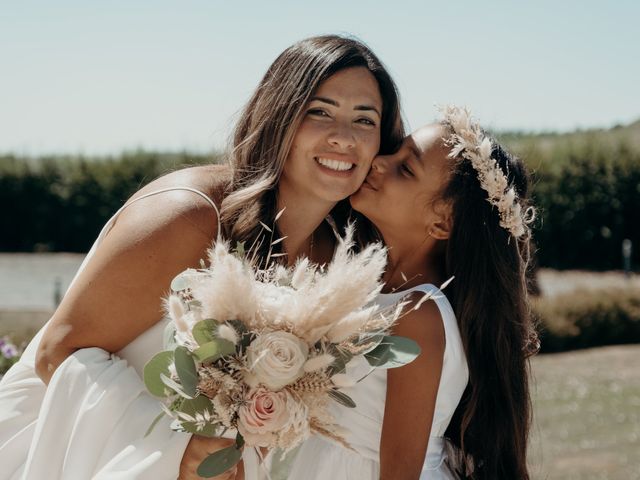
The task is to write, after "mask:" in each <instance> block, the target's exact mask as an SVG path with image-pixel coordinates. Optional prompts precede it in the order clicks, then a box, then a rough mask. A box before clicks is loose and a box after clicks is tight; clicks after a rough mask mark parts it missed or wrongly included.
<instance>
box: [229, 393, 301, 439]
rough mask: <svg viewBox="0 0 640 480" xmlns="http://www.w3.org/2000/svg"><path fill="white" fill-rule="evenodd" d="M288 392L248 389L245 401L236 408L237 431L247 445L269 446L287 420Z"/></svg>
mask: <svg viewBox="0 0 640 480" xmlns="http://www.w3.org/2000/svg"><path fill="white" fill-rule="evenodd" d="M289 396H290V394H289V392H287V391H285V390H282V391H279V392H272V391H271V390H267V389H266V388H264V387H257V388H253V389H251V390H250V391H249V395H248V396H247V398H246V403H245V404H244V405H243V406H241V407H240V409H239V410H238V431H239V432H240V433H241V434H242V436H243V437H244V439H245V441H246V442H247V444H248V445H252V446H258V447H271V446H274V445H275V443H276V433H277V432H278V431H280V430H281V429H282V428H283V427H284V426H285V425H286V424H287V422H288V421H289V410H288V408H287V404H288V403H289V402H288V401H289Z"/></svg>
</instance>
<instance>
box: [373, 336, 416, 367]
mask: <svg viewBox="0 0 640 480" xmlns="http://www.w3.org/2000/svg"><path fill="white" fill-rule="evenodd" d="M418 355H420V346H419V345H418V344H417V343H416V342H414V341H413V340H411V339H410V338H406V337H398V336H385V337H384V339H383V340H382V342H381V343H380V345H378V346H377V347H376V348H375V349H373V350H372V351H371V352H369V353H367V354H366V355H365V358H366V359H367V361H368V362H369V364H370V365H371V366H373V367H377V368H396V367H401V366H403V365H406V364H408V363H411V362H413V361H414V360H415V359H416V358H417V357H418Z"/></svg>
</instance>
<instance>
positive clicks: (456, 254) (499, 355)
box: [443, 142, 538, 480]
mask: <svg viewBox="0 0 640 480" xmlns="http://www.w3.org/2000/svg"><path fill="white" fill-rule="evenodd" d="M491 157H492V158H494V159H495V160H496V161H497V162H498V165H499V166H500V168H501V170H502V171H503V173H504V174H505V175H506V176H507V178H508V180H509V183H510V184H511V185H513V186H514V187H515V189H516V192H517V194H518V197H519V202H520V203H521V204H522V205H523V209H524V208H526V207H527V198H528V190H529V176H528V173H527V171H526V168H525V166H524V164H523V162H522V161H521V160H520V159H518V158H517V157H515V156H513V155H511V154H509V153H508V152H507V151H506V150H505V149H504V148H502V147H501V146H500V145H499V144H497V143H496V142H493V151H492V155H491ZM452 168H453V172H452V175H451V180H450V181H449V183H448V185H447V186H446V187H445V189H444V193H443V196H444V199H445V200H448V201H450V202H451V204H452V207H453V227H452V231H451V236H450V238H449V239H448V241H447V247H446V259H445V263H446V274H447V277H449V276H452V275H453V276H455V280H454V282H453V283H452V284H451V286H450V287H449V288H450V290H449V291H448V292H447V296H448V297H449V299H450V300H451V303H452V306H453V309H454V312H455V314H456V317H457V320H458V326H459V329H460V334H461V337H462V341H463V344H464V348H465V352H466V355H467V363H468V367H469V383H468V385H467V388H466V390H465V392H464V394H463V397H462V400H461V402H460V404H459V405H458V408H457V409H456V411H455V413H454V416H453V418H452V420H451V422H450V424H449V427H448V429H447V431H446V434H445V436H446V437H447V439H448V441H449V442H450V443H451V444H453V448H452V449H451V450H452V451H451V452H450V454H452V455H450V459H449V461H450V464H451V466H452V467H453V468H454V469H455V471H456V472H457V473H458V474H459V475H460V477H461V478H467V479H476V480H480V479H482V480H484V479H487V480H488V479H491V480H495V479H508V480H516V479H517V480H522V479H527V480H528V479H529V473H528V470H527V463H526V453H527V443H528V437H529V430H530V425H531V417H532V409H531V401H530V395H529V360H528V358H529V356H530V355H532V354H533V353H535V352H536V351H537V349H538V343H537V335H536V332H535V328H534V325H533V323H532V319H531V315H530V311H529V306H528V301H527V268H528V265H529V257H530V233H529V229H528V227H527V228H526V232H525V234H524V235H522V236H521V237H519V238H515V237H513V236H512V235H511V234H510V233H509V231H508V230H506V229H505V228H503V227H502V226H500V218H499V214H498V211H497V209H496V208H495V207H493V206H492V205H491V204H490V203H489V202H488V201H487V194H486V192H485V191H484V190H483V189H482V188H481V187H480V183H479V180H478V174H477V172H476V171H475V169H474V168H473V166H472V165H471V162H470V161H468V160H465V159H462V158H459V159H456V161H455V162H454V166H453V167H452Z"/></svg>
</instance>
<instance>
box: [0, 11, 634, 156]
mask: <svg viewBox="0 0 640 480" xmlns="http://www.w3.org/2000/svg"><path fill="white" fill-rule="evenodd" d="M639 19H640V2H637V1H636V2H634V1H631V0H623V1H610V2H605V1H600V2H597V1H591V0H584V1H581V2H578V1H573V0H569V1H563V2H558V1H555V2H553V1H550V0H539V1H536V2H515V1H510V2H509V1H484V2H480V1H464V0H459V1H455V2H454V1H452V2H442V1H440V2H431V1H417V0H416V1H404V2H402V1H395V2H390V1H387V2H364V1H359V0H356V1H348V0H341V1H336V0H323V1H321V2H315V3H314V2H302V1H276V0H272V1H270V2H267V1H253V0H251V1H238V2H231V1H228V0H227V1H214V0H210V1H203V0H202V1H196V0H183V1H180V2H178V1H171V2H170V1H163V0H155V1H134V0H129V1H122V0H114V1H109V2H98V1H91V0H84V1H72V0H57V1H55V2H52V1H47V2H45V1H31V0H23V1H21V2H15V1H14V2H2V4H0V152H16V153H23V154H42V153H62V152H65V153H86V154H104V153H118V152H120V151H122V150H124V149H133V148H138V147H142V148H149V149H158V150H169V149H171V150H175V149H188V150H193V151H204V152H206V151H210V150H211V149H213V148H221V147H223V146H224V142H225V141H226V139H227V137H228V134H229V132H230V129H231V126H232V125H233V122H234V119H235V115H236V114H237V112H238V111H239V110H240V108H241V107H242V105H243V104H244V102H245V101H246V100H247V99H248V97H249V95H250V93H251V92H252V90H253V88H255V86H256V85H257V83H258V81H259V80H260V78H261V76H262V74H263V73H264V71H265V69H266V68H267V66H268V65H269V64H270V63H271V61H273V60H274V59H275V57H276V56H277V55H278V54H279V53H280V52H281V51H282V50H283V49H284V48H286V47H287V46H288V45H290V44H291V43H293V42H295V41H296V40H299V39H301V38H304V37H307V36H310V35H314V34H320V33H350V34H353V35H356V36H358V37H359V38H361V39H362V40H364V41H365V42H367V43H368V44H369V45H370V46H371V47H372V49H373V50H374V51H375V52H376V53H377V54H378V56H379V57H380V58H381V59H382V60H383V62H384V63H385V64H386V65H387V67H388V68H389V70H390V71H391V73H392V74H393V76H394V78H395V80H396V82H397V84H398V86H399V88H400V92H401V96H402V103H403V109H404V113H405V118H406V120H407V123H408V126H409V128H414V127H418V126H420V125H421V124H424V123H427V122H429V121H431V120H433V119H434V118H435V115H436V109H435V107H434V105H435V104H443V103H449V102H452V103H458V104H466V105H468V106H470V107H471V108H472V109H473V111H474V112H475V114H476V116H478V117H479V118H480V120H481V121H482V122H483V123H484V124H485V125H486V126H489V127H491V128H497V129H524V130H542V129H544V130H569V129H573V128H577V127H581V128H588V127H608V126H611V125H613V124H616V123H628V122H630V121H633V120H635V119H637V118H640V95H638V92H637V88H638V85H640V62H639V61H638V47H639V46H640V33H639V32H640V28H639V27H638V21H639Z"/></svg>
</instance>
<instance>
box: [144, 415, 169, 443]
mask: <svg viewBox="0 0 640 480" xmlns="http://www.w3.org/2000/svg"><path fill="white" fill-rule="evenodd" d="M166 415H167V414H166V413H164V412H160V413H159V414H158V416H157V417H156V418H154V419H153V422H151V425H149V428H148V429H147V432H146V433H145V434H144V436H145V438H146V437H148V436H149V435H151V432H153V429H154V428H156V425H157V424H158V422H159V421H160V420H161V419H162V417H164V416H166Z"/></svg>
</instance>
